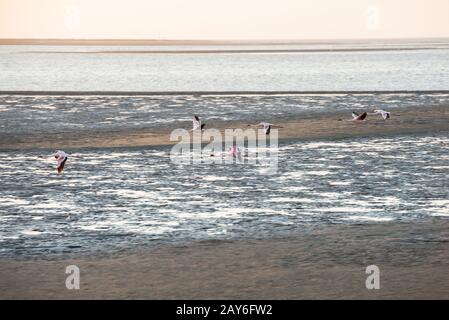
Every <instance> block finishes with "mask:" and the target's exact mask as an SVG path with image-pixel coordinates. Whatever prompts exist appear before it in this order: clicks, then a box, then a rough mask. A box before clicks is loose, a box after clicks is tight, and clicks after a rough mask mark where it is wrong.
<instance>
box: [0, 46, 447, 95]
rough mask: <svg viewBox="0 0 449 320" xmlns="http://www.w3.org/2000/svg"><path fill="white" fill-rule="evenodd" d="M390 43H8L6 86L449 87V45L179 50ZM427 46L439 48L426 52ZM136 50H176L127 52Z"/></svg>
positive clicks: (3, 60) (2, 53)
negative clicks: (112, 44)
mask: <svg viewBox="0 0 449 320" xmlns="http://www.w3.org/2000/svg"><path fill="white" fill-rule="evenodd" d="M382 47H385V48H389V47H391V46H385V45H384V46H379V45H375V44H373V45H366V44H365V45H350V46H348V45H303V46H298V45H296V46H294V45H284V46H281V45H277V46H246V47H245V46H243V47H242V46H225V47H216V46H209V47H208V46H200V47H189V46H173V47H123V46H119V47H117V46H115V47H114V46H112V47H111V46H108V47H98V46H94V47H90V46H85V47H79V46H0V70H1V72H0V90H72V91H92V90H98V91H235V90H236V91H276V90H284V91H285V90H300V91H302V90H306V91H310V90H326V91H328V90H339V91H340V90H341V91H347V90H368V91H371V90H449V46H448V45H447V44H444V43H437V44H432V43H426V44H420V43H409V44H402V45H400V46H399V47H400V48H407V49H416V50H407V51H399V50H396V51H365V52H361V51H354V52H308V53H304V52H299V53H298V52H295V53H225V54H201V53H198V54H176V53H175V51H177V50H178V51H179V50H222V49H227V50H241V49H248V48H249V49H254V48H256V49H287V50H291V49H301V50H304V49H347V48H352V49H357V48H362V49H366V48H376V49H379V48H382ZM396 47H398V46H396ZM423 47H425V48H432V49H430V50H421V49H423ZM135 50H140V51H148V50H153V51H154V50H171V51H173V52H174V53H173V54H149V53H140V54H134V53H133V54H131V53H125V51H135ZM104 51H119V52H118V53H117V52H115V53H111V52H104ZM120 51H121V52H120ZM95 52H96V53H95Z"/></svg>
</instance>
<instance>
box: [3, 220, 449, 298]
mask: <svg viewBox="0 0 449 320" xmlns="http://www.w3.org/2000/svg"><path fill="white" fill-rule="evenodd" d="M448 241H449V221H448V220H447V219H443V218H441V219H438V218H435V219H430V220H427V221H420V222H416V223H374V224H355V225H351V226H342V225H329V226H324V227H318V226H317V227H314V228H311V229H306V230H303V232H301V233H297V234H294V235H291V236H289V237H281V238H273V239H251V240H238V241H203V242H197V243H191V244H185V245H178V246H162V247H155V248H153V249H149V250H144V251H142V252H140V253H138V254H117V255H112V256H109V257H80V258H75V259H56V260H46V259H45V258H42V259H33V260H27V261H16V260H11V259H0V288H1V290H0V298H1V299H448V298H449V274H448V272H447V270H448V267H449V262H448V261H449V247H448V245H447V243H448ZM68 265H76V266H78V267H79V268H80V279H81V281H80V289H79V290H68V289H66V287H65V279H66V277H67V275H66V274H65V268H66V266H68ZM369 265H376V266H378V267H379V269H380V289H378V290H368V289H367V288H366V287H365V280H366V278H367V277H368V275H367V274H366V273H365V270H366V267H367V266H369Z"/></svg>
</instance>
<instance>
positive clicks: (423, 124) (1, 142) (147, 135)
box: [0, 106, 449, 149]
mask: <svg viewBox="0 0 449 320" xmlns="http://www.w3.org/2000/svg"><path fill="white" fill-rule="evenodd" d="M350 118H351V115H350V114H348V113H347V112H345V113H342V112H335V113H325V114H318V115H314V116H313V117H311V116H309V117H301V118H299V117H295V118H289V119H282V118H279V119H276V118H275V119H266V121H269V122H271V123H273V124H275V125H279V126H282V128H281V129H279V139H280V140H283V139H297V140H314V139H341V138H350V137H376V136H379V137H383V136H392V135H397V134H413V133H429V134H431V133H438V132H447V131H449V106H438V107H430V106H429V107H417V108H413V109H412V108H397V109H395V111H394V113H393V114H392V118H391V119H389V120H387V121H384V120H382V118H381V117H380V116H369V117H368V120H367V121H365V122H361V123H354V122H351V121H346V120H348V119H350ZM205 121H206V122H207V127H208V128H216V129H219V130H220V131H222V132H224V130H225V129H226V128H241V129H247V128H248V126H247V125H248V123H246V122H245V123H243V122H239V121H210V122H209V121H207V119H205ZM177 128H179V127H176V126H173V127H170V128H164V129H158V130H155V129H148V130H145V129H139V130H126V131H120V130H118V131H109V132H105V131H101V132H98V131H92V130H80V131H77V132H61V133H57V134H51V135H49V134H40V133H33V134H27V135H14V136H11V135H0V149H29V148H33V149H38V148H44V149H68V148H84V147H92V148H95V147H97V148H105V147H131V146H145V145H148V146H151V145H171V144H175V143H177V141H170V132H171V131H172V130H174V129H177ZM185 129H190V127H187V128H185Z"/></svg>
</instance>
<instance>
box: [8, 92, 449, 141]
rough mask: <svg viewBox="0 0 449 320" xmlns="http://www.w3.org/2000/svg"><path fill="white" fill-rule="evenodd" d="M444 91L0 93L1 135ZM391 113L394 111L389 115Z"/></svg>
mask: <svg viewBox="0 0 449 320" xmlns="http://www.w3.org/2000/svg"><path fill="white" fill-rule="evenodd" d="M448 103H449V94H418V93H416V94H412V93H411V94H356V95H354V94H338V95H254V96H249V95H247V96H242V95H235V96H223V95H221V96H194V95H183V96H7V95H0V134H2V135H3V136H11V137H17V135H19V134H26V135H29V134H37V133H44V134H47V133H58V132H75V133H76V132H79V131H80V130H95V131H108V130H113V131H115V130H127V129H142V128H150V129H157V128H161V127H162V128H163V127H171V128H173V127H179V128H190V127H191V125H192V124H191V118H192V115H193V114H198V115H200V117H201V118H202V119H203V120H204V122H206V124H207V122H208V121H227V120H238V121H242V122H248V123H254V122H256V121H261V120H266V119H275V118H284V119H287V118H292V117H298V116H300V117H310V116H313V115H314V114H317V113H326V112H336V111H346V112H347V113H348V117H350V112H351V111H352V110H361V111H366V110H372V109H375V108H378V109H385V110H390V111H393V112H394V109H395V108H397V107H411V108H413V107H416V106H423V107H428V106H447V105H448ZM393 116H394V113H393ZM0 148H1V146H0Z"/></svg>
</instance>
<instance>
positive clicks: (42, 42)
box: [0, 38, 449, 46]
mask: <svg viewBox="0 0 449 320" xmlns="http://www.w3.org/2000/svg"><path fill="white" fill-rule="evenodd" d="M448 41H449V38H401V39H399V38H392V39H381V38H373V39H304V40H298V39H283V40H274V39H265V40H251V39H246V40H245V39H242V40H236V39H229V40H206V39H205V40H193V39H190V40H189V39H186V40H179V39H178V40H175V39H173V40H169V39H26V38H24V39H13V38H11V39H0V45H105V46H106V45H129V46H134V45H136V46H139V45H149V46H151V45H155V46H157V45H167V46H170V45H223V46H225V45H270V44H271V45H282V44H284V45H285V44H301V45H307V44H321V45H326V44H342V43H352V44H357V43H358V44H361V43H384V44H387V43H390V44H391V43H407V42H419V43H434V42H439V43H447V42H448Z"/></svg>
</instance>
